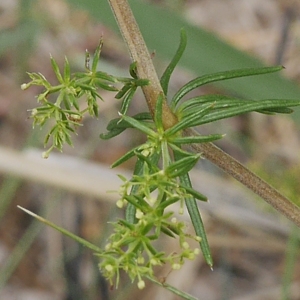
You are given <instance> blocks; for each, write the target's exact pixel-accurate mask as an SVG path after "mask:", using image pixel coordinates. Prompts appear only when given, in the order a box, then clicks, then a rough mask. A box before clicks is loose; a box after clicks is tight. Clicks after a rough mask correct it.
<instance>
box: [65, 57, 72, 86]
mask: <svg viewBox="0 0 300 300" xmlns="http://www.w3.org/2000/svg"><path fill="white" fill-rule="evenodd" d="M70 78H71V70H70V64H69V61H68V58H67V57H65V65H64V82H65V83H69V82H70Z"/></svg>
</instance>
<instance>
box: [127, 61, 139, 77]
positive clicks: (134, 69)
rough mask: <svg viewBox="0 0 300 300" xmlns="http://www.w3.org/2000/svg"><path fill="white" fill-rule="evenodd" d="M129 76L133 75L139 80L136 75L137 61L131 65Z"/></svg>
mask: <svg viewBox="0 0 300 300" xmlns="http://www.w3.org/2000/svg"><path fill="white" fill-rule="evenodd" d="M129 74H130V75H131V77H132V78H135V79H138V76H137V74H136V61H134V62H133V63H131V64H130V66H129Z"/></svg>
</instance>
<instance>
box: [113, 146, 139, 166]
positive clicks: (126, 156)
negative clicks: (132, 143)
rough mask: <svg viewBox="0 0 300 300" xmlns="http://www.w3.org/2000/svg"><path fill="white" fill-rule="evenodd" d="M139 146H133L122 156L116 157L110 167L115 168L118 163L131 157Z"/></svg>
mask: <svg viewBox="0 0 300 300" xmlns="http://www.w3.org/2000/svg"><path fill="white" fill-rule="evenodd" d="M138 148H139V147H136V148H133V149H131V150H130V151H128V152H127V153H126V154H124V155H123V156H122V157H120V158H119V159H117V160H116V161H115V162H114V163H113V164H112V165H111V168H115V167H118V166H119V165H121V164H123V163H124V162H125V161H127V160H128V159H130V158H132V157H133V156H135V151H136V150H137V149H138Z"/></svg>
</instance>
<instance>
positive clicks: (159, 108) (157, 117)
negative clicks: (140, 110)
mask: <svg viewBox="0 0 300 300" xmlns="http://www.w3.org/2000/svg"><path fill="white" fill-rule="evenodd" d="M163 101H164V95H162V94H159V95H158V98H157V101H156V106H155V114H154V123H155V126H156V128H157V130H158V131H159V132H161V131H163V130H164V127H163Z"/></svg>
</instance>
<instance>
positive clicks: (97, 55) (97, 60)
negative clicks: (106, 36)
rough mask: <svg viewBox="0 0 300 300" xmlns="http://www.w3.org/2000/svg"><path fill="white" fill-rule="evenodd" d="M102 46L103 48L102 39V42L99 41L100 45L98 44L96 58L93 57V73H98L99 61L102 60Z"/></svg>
mask: <svg viewBox="0 0 300 300" xmlns="http://www.w3.org/2000/svg"><path fill="white" fill-rule="evenodd" d="M102 46H103V40H102V38H101V39H100V41H99V44H98V46H97V48H96V50H95V53H94V57H93V64H92V70H91V71H92V72H93V73H96V72H97V67H98V62H99V59H100V54H101V50H102Z"/></svg>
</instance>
